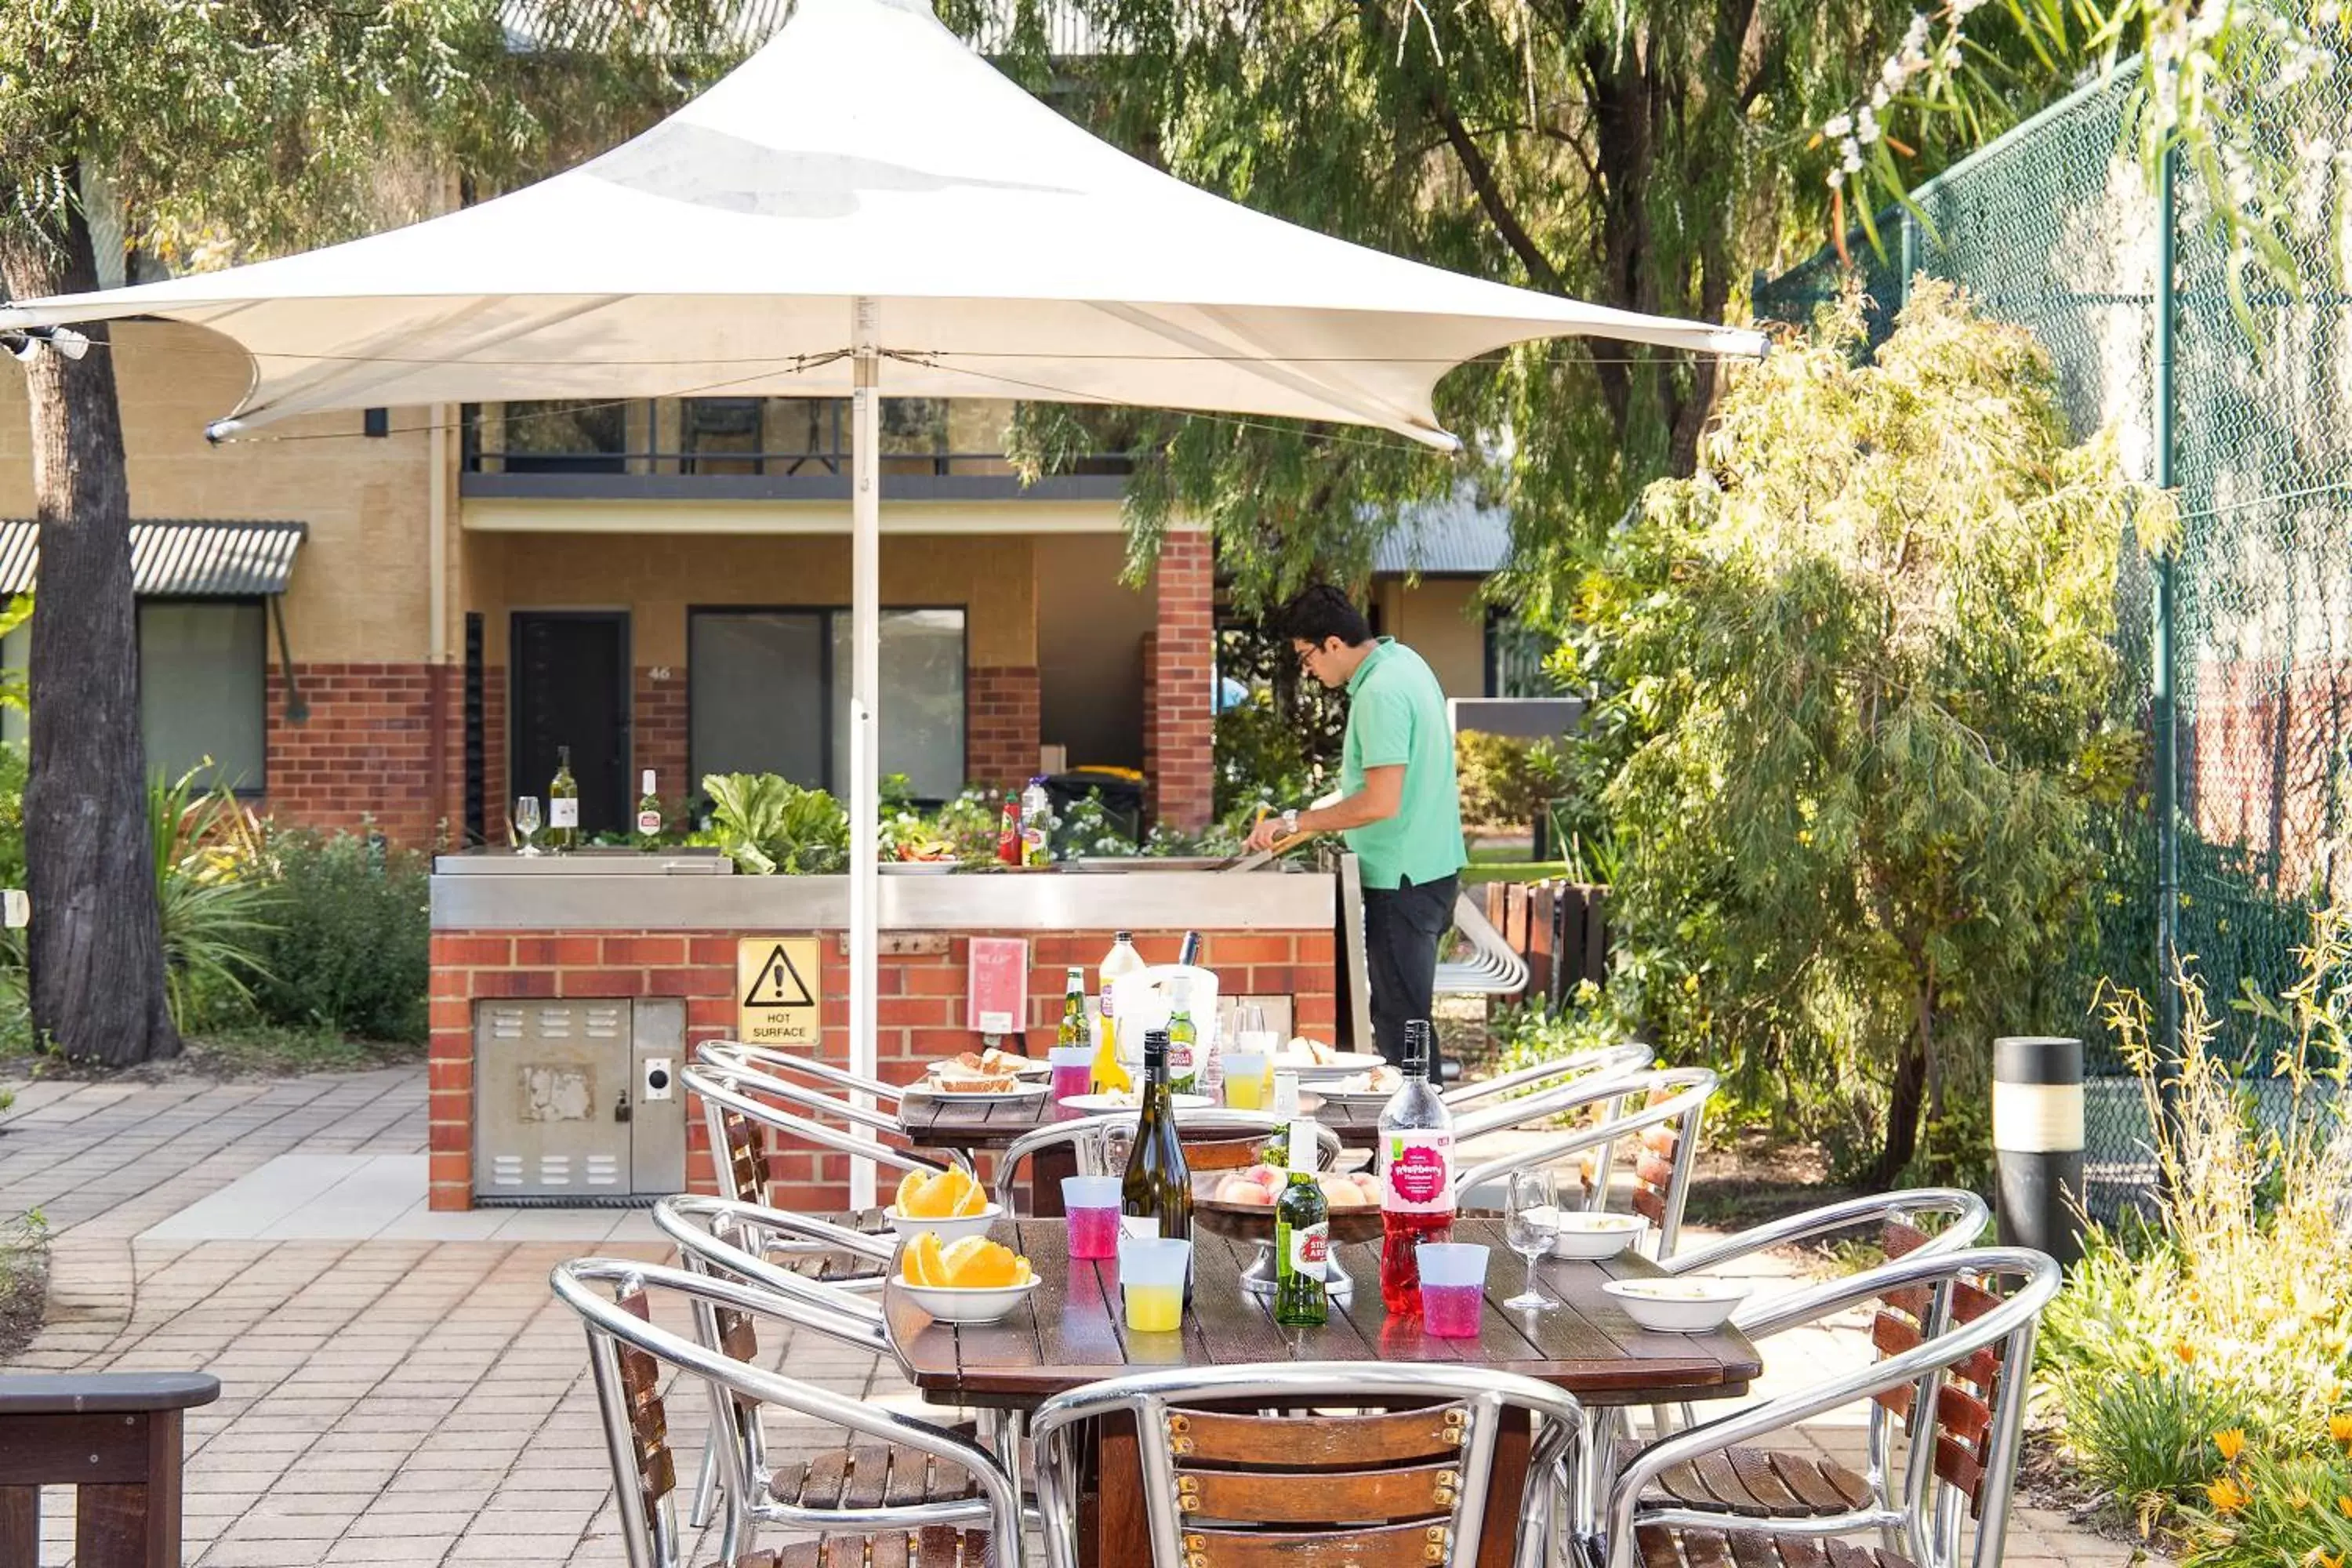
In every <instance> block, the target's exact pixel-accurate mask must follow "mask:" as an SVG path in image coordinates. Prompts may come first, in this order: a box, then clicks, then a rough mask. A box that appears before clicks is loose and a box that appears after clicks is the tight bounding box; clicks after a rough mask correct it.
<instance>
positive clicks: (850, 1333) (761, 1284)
mask: <svg viewBox="0 0 2352 1568" xmlns="http://www.w3.org/2000/svg"><path fill="white" fill-rule="evenodd" d="M698 1218H699V1219H702V1220H703V1221H704V1222H705V1223H704V1224H697V1223H695V1222H696V1220H697V1219H698ZM654 1225H655V1226H656V1228H657V1229H659V1230H660V1231H661V1232H662V1234H663V1235H665V1236H667V1237H669V1238H670V1239H671V1240H672V1241H674V1242H676V1243H677V1248H678V1251H679V1254H680V1255H681V1257H682V1258H683V1259H684V1260H685V1261H686V1262H687V1263H688V1266H689V1268H690V1269H691V1270H692V1271H695V1272H705V1273H707V1272H709V1271H716V1272H717V1274H718V1275H719V1277H721V1278H725V1277H732V1278H733V1279H737V1280H740V1281H741V1282H743V1283H745V1284H747V1285H749V1286H751V1287H752V1288H754V1289H758V1290H759V1291H760V1292H761V1293H762V1294H763V1295H764V1296H767V1297H770V1298H772V1300H771V1301H770V1304H769V1306H768V1307H767V1309H765V1310H766V1311H767V1314H768V1315H769V1316H771V1317H775V1318H780V1319H782V1321H787V1322H791V1323H794V1324H797V1325H799V1326H801V1327H803V1328H809V1329H814V1330H815V1331H817V1332H819V1333H821V1334H824V1335H826V1336H828V1337H830V1338H833V1339H836V1340H840V1341H842V1342H845V1343H846V1344H850V1345H853V1346H855V1347H856V1348H857V1349H859V1350H864V1351H870V1352H875V1353H877V1354H887V1352H889V1349H890V1336H889V1334H888V1332H887V1331H886V1330H885V1329H884V1327H883V1317H882V1308H881V1305H880V1303H879V1302H878V1301H877V1300H876V1299H875V1298H874V1297H873V1296H872V1295H869V1294H867V1293H866V1292H863V1291H852V1290H849V1289H845V1288H844V1287H842V1286H839V1285H830V1284H827V1283H825V1282H824V1281H823V1280H818V1279H803V1278H802V1277H801V1276H800V1275H797V1274H794V1273H793V1271H792V1270H791V1269H789V1268H778V1267H776V1266H775V1265H774V1264H773V1263H771V1262H770V1261H768V1260H767V1259H766V1258H762V1257H761V1256H760V1255H759V1254H758V1253H757V1252H755V1251H752V1250H751V1249H750V1248H748V1247H740V1246H738V1245H736V1244H735V1243H734V1242H733V1241H731V1240H730V1239H728V1238H727V1237H722V1236H719V1235H718V1234H716V1227H717V1226H719V1225H729V1226H742V1227H743V1228H745V1229H746V1230H752V1231H761V1230H764V1231H769V1232H784V1233H790V1232H793V1231H794V1230H799V1229H800V1228H801V1227H803V1226H806V1227H808V1229H807V1230H806V1231H805V1232H803V1234H806V1235H808V1236H809V1237H811V1238H812V1239H824V1234H823V1233H826V1232H832V1233H835V1234H837V1235H838V1236H840V1237H855V1238H856V1240H858V1241H861V1242H862V1241H866V1240H868V1239H871V1238H868V1237H857V1236H856V1232H853V1231H843V1230H840V1229H839V1227H837V1226H829V1225H825V1224H824V1222H823V1221H821V1220H812V1219H809V1218H808V1217H807V1216H805V1215H792V1214H785V1213H782V1212H781V1211H779V1210H775V1209H763V1208H761V1207H760V1206H758V1205H754V1204H739V1203H735V1202H732V1201H730V1200H728V1199H724V1198H704V1197H692V1196H679V1197H670V1198H664V1199H662V1200H661V1201H660V1202H659V1203H656V1205H654ZM828 1245H831V1243H830V1242H828ZM845 1250H850V1251H856V1252H860V1253H863V1254H864V1255H866V1256H868V1257H871V1256H874V1254H873V1253H872V1252H871V1251H870V1250H868V1249H866V1248H865V1247H845Z"/></svg>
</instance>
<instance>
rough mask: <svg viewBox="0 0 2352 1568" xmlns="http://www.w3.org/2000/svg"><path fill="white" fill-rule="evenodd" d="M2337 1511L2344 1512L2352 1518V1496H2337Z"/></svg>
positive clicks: (2343, 1513)
mask: <svg viewBox="0 0 2352 1568" xmlns="http://www.w3.org/2000/svg"><path fill="white" fill-rule="evenodd" d="M2336 1512H2338V1513H2340V1514H2342V1515H2343V1516H2344V1517H2345V1518H2347V1519H2352V1497H2340V1498H2337V1499H2336Z"/></svg>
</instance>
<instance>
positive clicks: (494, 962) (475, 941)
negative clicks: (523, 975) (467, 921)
mask: <svg viewBox="0 0 2352 1568" xmlns="http://www.w3.org/2000/svg"><path fill="white" fill-rule="evenodd" d="M433 962H434V963H436V964H440V965H443V966H445V967H447V968H459V969H462V968H468V967H472V966H475V965H491V966H496V967H503V966H505V965H506V964H509V963H513V962H514V942H513V940H512V939H511V938H509V937H503V936H459V935H454V934H451V933H448V932H444V933H442V934H440V935H438V936H436V937H435V938H434V939H433Z"/></svg>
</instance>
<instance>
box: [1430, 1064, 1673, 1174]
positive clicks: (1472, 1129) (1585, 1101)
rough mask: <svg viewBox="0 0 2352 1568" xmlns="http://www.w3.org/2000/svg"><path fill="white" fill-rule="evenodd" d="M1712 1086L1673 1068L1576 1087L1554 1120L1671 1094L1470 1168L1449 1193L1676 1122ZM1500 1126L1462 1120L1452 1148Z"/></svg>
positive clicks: (1555, 1112) (1556, 1110)
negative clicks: (1598, 1105) (1596, 1106)
mask: <svg viewBox="0 0 2352 1568" xmlns="http://www.w3.org/2000/svg"><path fill="white" fill-rule="evenodd" d="M1716 1083H1717V1078H1716V1075H1715V1074H1714V1073H1713V1072H1711V1071H1709V1070H1708V1069H1706V1068H1675V1069H1674V1070H1672V1071H1668V1072H1658V1073H1646V1074H1643V1075H1640V1076H1638V1077H1634V1078H1630V1079H1612V1080H1611V1081H1610V1082H1607V1083H1595V1084H1589V1085H1581V1086H1577V1087H1578V1090H1579V1092H1578V1094H1577V1095H1575V1096H1566V1095H1564V1096H1562V1097H1561V1102H1560V1103H1559V1104H1557V1105H1555V1106H1554V1107H1553V1109H1552V1110H1551V1111H1550V1112H1549V1114H1552V1115H1559V1114H1560V1113H1561V1112H1562V1111H1566V1110H1575V1109H1578V1108H1579V1107H1580V1106H1582V1105H1590V1104H1592V1103H1595V1102H1596V1101H1600V1100H1623V1099H1628V1098H1631V1097H1632V1096H1633V1095H1634V1094H1637V1093H1641V1092H1643V1091H1644V1090H1646V1089H1650V1088H1652V1087H1658V1088H1664V1089H1673V1090H1675V1092H1673V1093H1672V1094H1670V1095H1669V1096H1668V1097H1667V1098H1666V1099H1664V1100H1660V1101H1658V1102H1657V1103H1656V1104H1654V1105H1645V1106H1643V1107H1641V1108H1639V1109H1638V1110H1630V1111H1627V1112H1626V1113H1625V1114H1623V1115H1622V1116H1613V1117H1612V1118H1610V1119H1609V1120H1608V1121H1603V1122H1601V1124H1600V1125H1599V1126H1597V1127H1577V1128H1571V1129H1570V1130H1568V1131H1564V1132H1561V1133H1559V1134H1557V1135H1555V1136H1553V1137H1550V1138H1548V1139H1546V1140H1545V1141H1544V1142H1540V1143H1536V1144H1530V1145H1528V1147H1526V1148H1524V1149H1520V1150H1518V1151H1517V1152H1513V1153H1509V1154H1505V1155H1500V1156H1497V1157H1496V1158H1495V1159H1492V1160H1488V1161H1486V1162H1485V1163H1481V1164H1478V1165H1474V1166H1472V1167H1471V1168H1470V1169H1469V1170H1467V1171H1465V1172H1462V1173H1459V1174H1458V1175H1456V1176H1455V1177H1454V1191H1455V1192H1457V1193H1466V1192H1468V1191H1470V1190H1471V1189H1472V1188H1473V1187H1475V1186H1478V1185H1480V1184H1484V1183H1486V1182H1491V1181H1496V1180H1498V1179H1500V1178H1502V1177H1505V1176H1507V1175H1509V1174H1510V1173H1512V1172H1514V1171H1525V1170H1531V1169H1534V1168H1535V1167H1537V1166H1540V1165H1549V1164H1552V1163H1556V1162H1558V1161H1560V1160H1564V1159H1566V1158H1568V1157H1569V1156H1570V1155H1571V1154H1580V1153H1582V1152H1584V1151H1586V1150H1587V1149H1595V1148H1600V1147H1601V1146H1603V1145H1605V1144H1612V1143H1614V1142H1617V1141H1618V1140H1619V1139H1621V1138H1627V1137H1631V1136H1633V1135H1634V1134H1636V1133H1640V1132H1645V1131H1648V1130H1649V1129H1651V1128H1653V1127H1656V1126H1659V1125H1661V1124H1663V1123H1664V1122H1668V1121H1676V1120H1678V1119H1679V1118H1682V1117H1684V1116H1687V1115H1689V1114H1691V1113H1693V1112H1694V1111H1696V1110H1699V1109H1701V1108H1703V1107H1704V1106H1705V1105H1706V1102H1707V1100H1710V1099H1711V1098H1713V1096H1714V1094H1715V1086H1716ZM1537 1098H1546V1097H1537ZM1515 1103H1525V1102H1524V1101H1521V1102H1515ZM1505 1109H1509V1108H1508V1107H1506V1108H1505ZM1500 1125H1508V1123H1503V1122H1498V1121H1496V1119H1495V1117H1494V1115H1493V1114H1492V1113H1489V1114H1488V1115H1486V1116H1485V1117H1467V1118H1465V1119H1464V1120H1463V1121H1457V1122H1456V1123H1454V1143H1455V1145H1456V1146H1457V1147H1459V1146H1460V1145H1461V1144H1463V1143H1466V1142H1469V1141H1470V1140H1471V1139H1472V1138H1474V1137H1476V1136H1477V1135H1478V1134H1479V1133H1481V1132H1491V1131H1496V1128H1497V1127H1498V1126H1500Z"/></svg>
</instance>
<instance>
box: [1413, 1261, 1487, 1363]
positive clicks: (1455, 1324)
mask: <svg viewBox="0 0 2352 1568" xmlns="http://www.w3.org/2000/svg"><path fill="white" fill-rule="evenodd" d="M1414 1257H1415V1259H1416V1260H1417V1261H1418V1262H1419V1263H1420V1265H1421V1317H1422V1327H1423V1329H1424V1330H1425V1331H1428V1332H1430V1333H1433V1334H1436V1335H1438V1336H1439V1337H1440V1338H1443V1339H1449V1340H1475V1339H1476V1338H1477V1337H1478V1320H1479V1318H1480V1317H1481V1316H1482V1315H1483V1312H1484V1309H1485V1307H1486V1248H1485V1247H1480V1246H1477V1245H1476V1244H1475V1243H1471V1242H1458V1241H1456V1242H1436V1241H1425V1242H1423V1243H1422V1244H1421V1245H1420V1246H1419V1247H1416V1248H1415V1249H1414Z"/></svg>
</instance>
